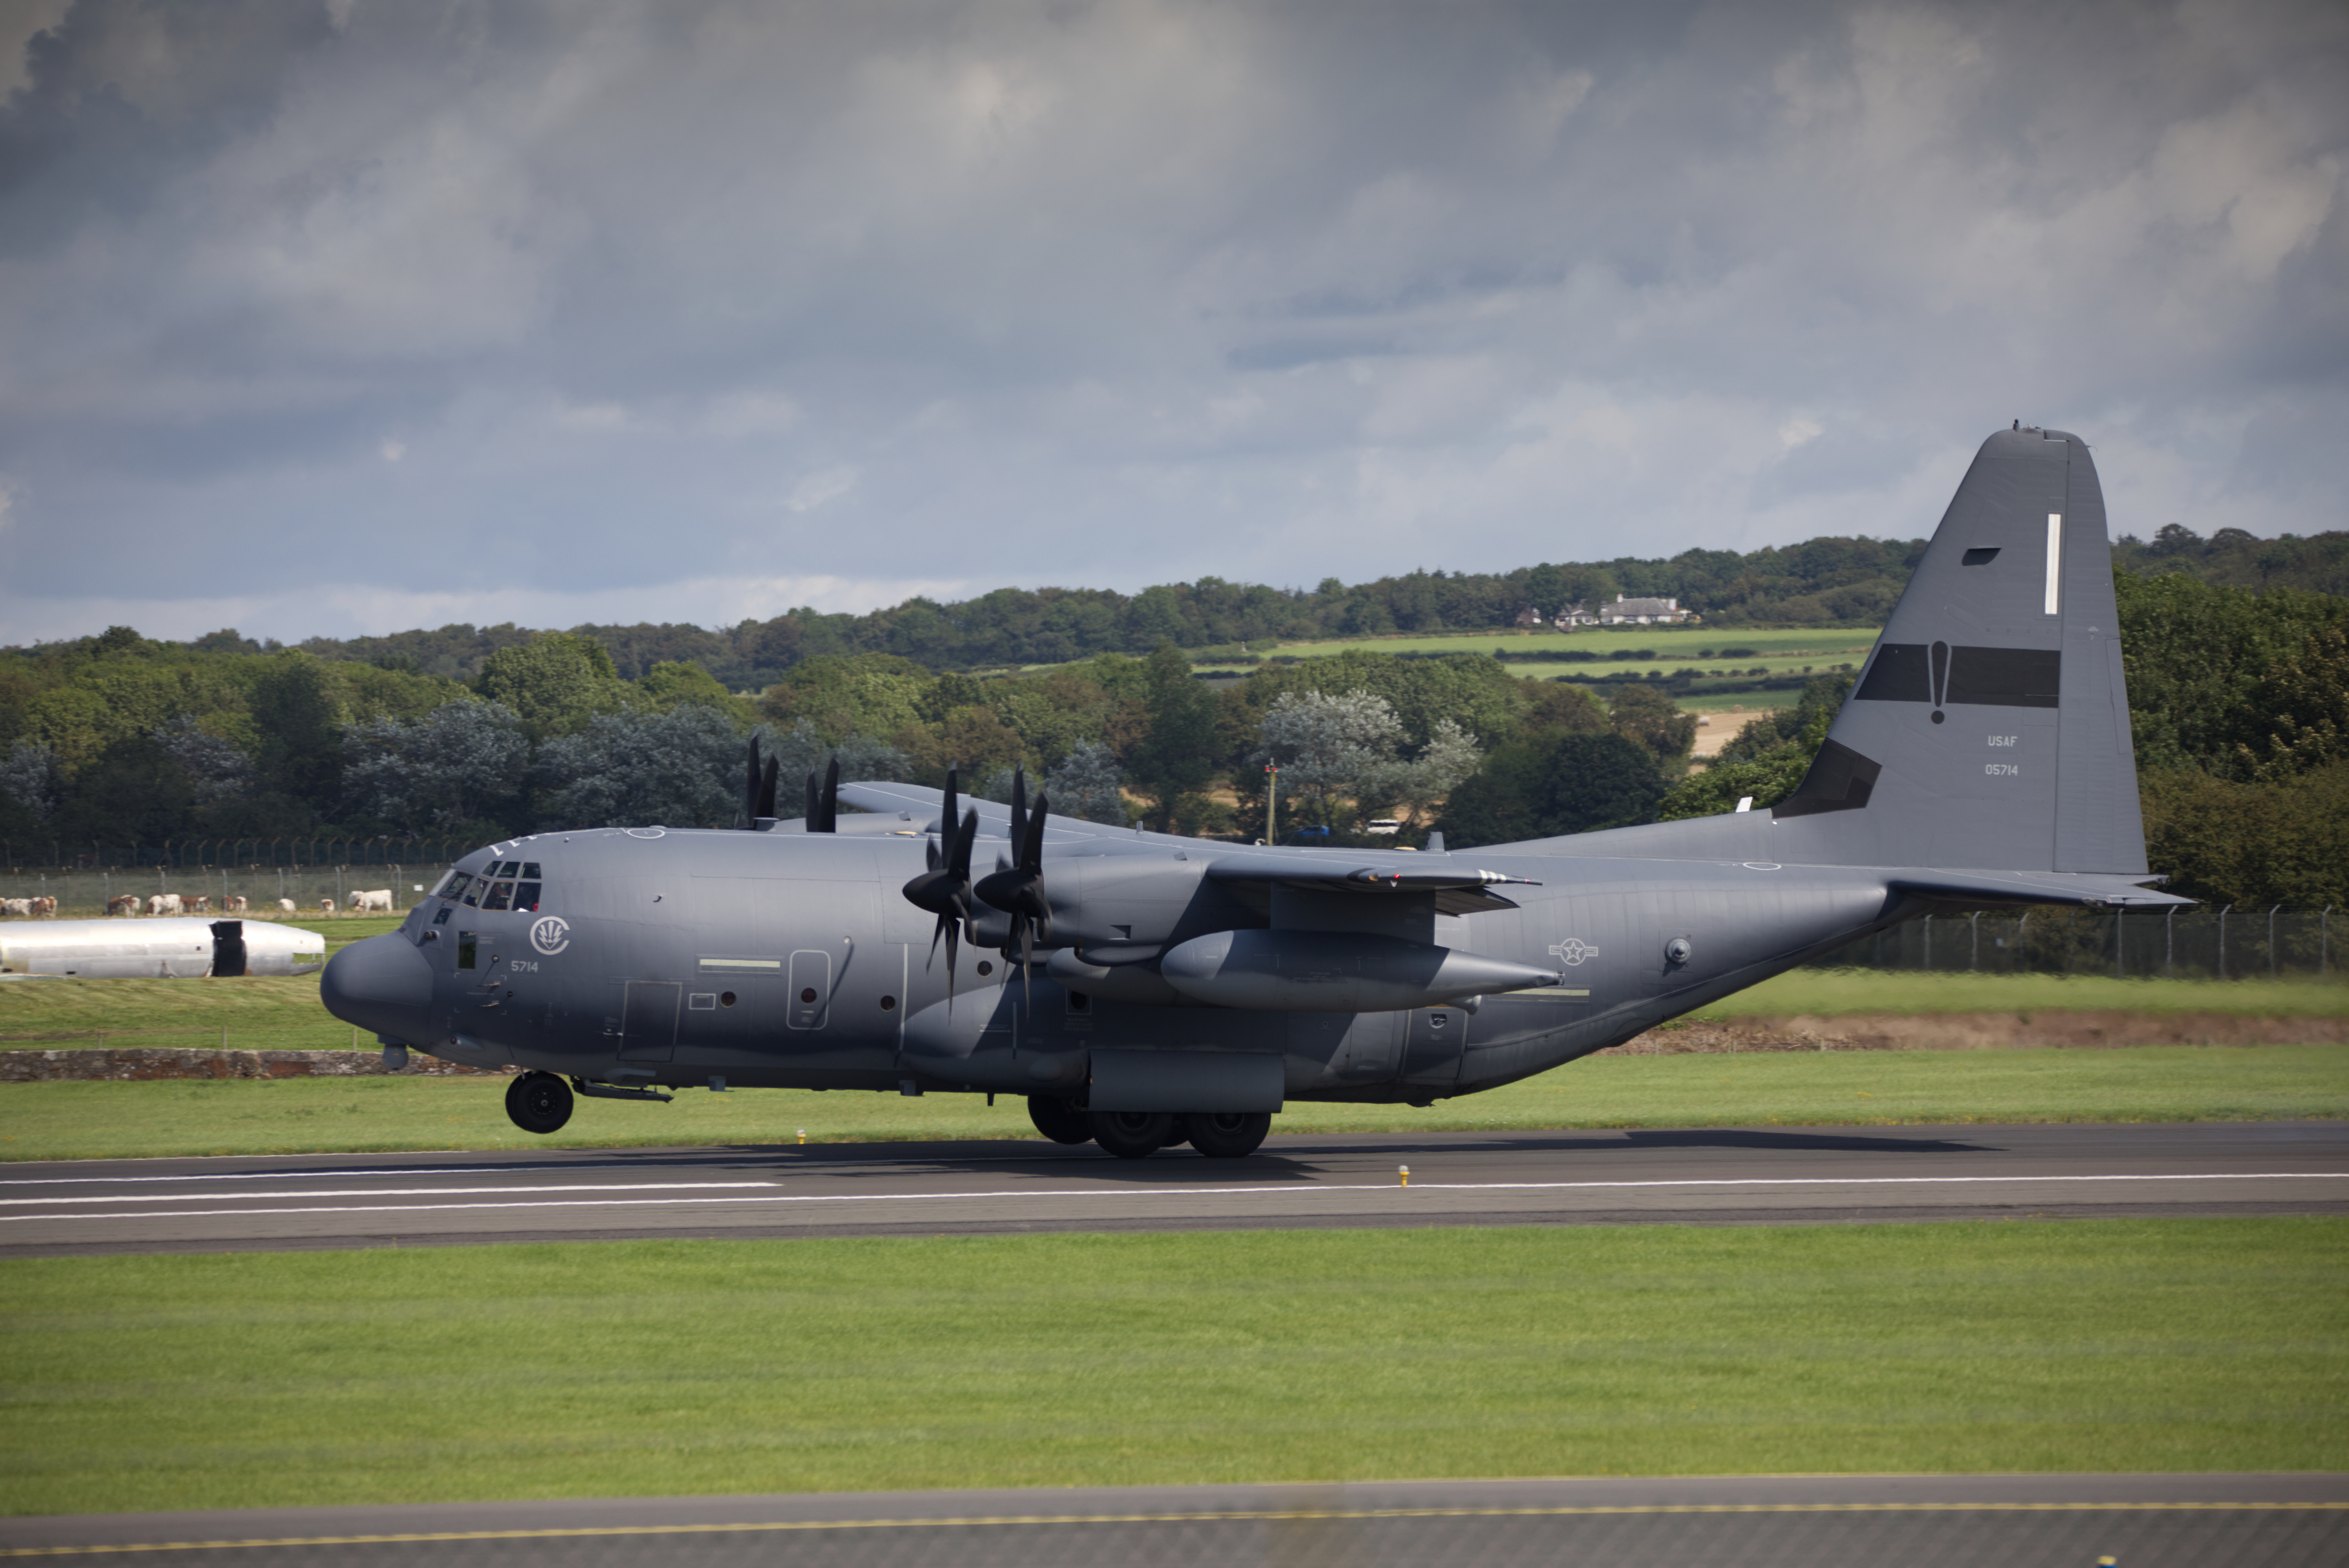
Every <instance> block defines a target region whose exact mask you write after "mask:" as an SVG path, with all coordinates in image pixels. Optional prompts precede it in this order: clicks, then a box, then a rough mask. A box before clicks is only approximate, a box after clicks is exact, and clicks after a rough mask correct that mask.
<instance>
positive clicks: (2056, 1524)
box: [0, 1475, 2349, 1568]
mask: <svg viewBox="0 0 2349 1568" xmlns="http://www.w3.org/2000/svg"><path fill="white" fill-rule="evenodd" d="M2344 1542H2349V1477H2344V1476H2341V1475H2138V1476H2108V1475H2107V1476H2098V1475H2013V1476H1699V1477H1678V1478H1673V1477H1653V1478H1641V1479H1620V1478H1618V1479H1568V1480H1465V1481H1440V1480H1439V1481H1386V1482H1357V1483H1351V1484H1346V1485H1330V1486H1192V1487H1123V1488H1092V1489H1082V1490H1078V1489H1045V1488H1039V1489H1036V1490H1033V1491H931V1492H865V1493H857V1494H832V1495H824V1494H811V1495H803V1496H775V1497H711V1498H610V1499H595V1500H585V1501H548V1502H513V1503H504V1502H494V1503H452V1504H441V1505H431V1506H404V1507H374V1508H316V1509H285V1510H277V1511H245V1512H226V1511H223V1512H215V1513H172V1514H123V1515H116V1516H112V1517H103V1516H100V1517H85V1518H53V1519H16V1520H5V1521H0V1556H12V1557H36V1556H37V1557H76V1558H96V1559H98V1560H99V1561H104V1562H122V1563H128V1562H133V1561H145V1562H163V1563H174V1564H179V1563H184V1564H187V1565H188V1568H229V1565H230V1564H238V1565H242V1564H267V1563H353V1564H361V1563H364V1564H367V1565H368V1568H408V1565H409V1564H415V1565H419V1568H421V1565H425V1564H429V1565H430V1568H463V1565H467V1564H474V1563H480V1564H483V1565H488V1564H496V1565H497V1568H574V1565H585V1564H599V1565H601V1564H616V1563H662V1564H683V1565H686V1568H733V1565H734V1564H745V1565H748V1564H752V1563H757V1564H768V1563H776V1562H789V1563H793V1564H795V1565H797V1568H879V1565H882V1564H887V1565H890V1568H922V1565H926V1564H931V1563H937V1564H947V1563H952V1564H956V1565H957V1568H995V1565H998V1564H1000V1565H1002V1568H1015V1565H1017V1568H1029V1565H1031V1564H1033V1565H1050V1564H1057V1563H1070V1564H1092V1563H1121V1562H1131V1563H1152V1562H1166V1563H1231V1564H1257V1563H1263V1564H1281V1565H1284V1568H1303V1565H1307V1564H1314V1565H1319V1564H1324V1563H1326V1564H1330V1565H1331V1568H1337V1565H1338V1564H1347V1565H1350V1568H1402V1565H1405V1564H1411V1565H1414V1568H1415V1565H1420V1564H1425V1565H1428V1568H1434V1565H1437V1564H1444V1565H1447V1568H1448V1565H1479V1568H1481V1565H1499V1564H1516V1563H1524V1564H1527V1565H1531V1564H1535V1563H1541V1564H1549V1563H1576V1564H1578V1565H1580V1568H1611V1565H1614V1564H1625V1565H1630V1564H1640V1565H1646V1564H1652V1563H1713V1564H1744V1563H1754V1564H1763V1563H1769V1564H1795V1563H1801V1564H1805V1565H1806V1568H1811V1565H1816V1568H1847V1565H1848V1568H1877V1565H1878V1564H1883V1563H1900V1564H1902V1565H1903V1568H1940V1565H1943V1564H1950V1565H1955V1564H1961V1563H1962V1564H1985V1565H1987V1564H1998V1565H1999V1568H2038V1565H2041V1564H2045V1565H2048V1568H2058V1565H2060V1568H2085V1564H2088V1563H2095V1562H2097V1561H2098V1560H2099V1559H2100V1558H2101V1559H2103V1560H2105V1561H2108V1562H2109V1561H2114V1560H2117V1561H2118V1562H2120V1563H2124V1564H2126V1565H2127V1568H2166V1565H2168V1564H2178V1565H2181V1568H2182V1565H2186V1564H2195V1565H2199V1564H2204V1563H2229V1564H2230V1565H2233V1568H2252V1565H2259V1564H2278V1565H2281V1564H2303V1563H2305V1564H2320V1563H2338V1562H2339V1561H2340V1560H2341V1551H2342V1548H2343V1546H2344Z"/></svg>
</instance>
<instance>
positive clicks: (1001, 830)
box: [840, 783, 1198, 844]
mask: <svg viewBox="0 0 2349 1568" xmlns="http://www.w3.org/2000/svg"><path fill="white" fill-rule="evenodd" d="M840 798H841V799H843V800H845V801H847V802H848V803H849V804H850V805H852V806H854V807H856V808H857V809H858V810H864V811H879V812H885V813H887V814H888V815H891V816H895V814H896V813H898V812H900V811H903V812H905V814H906V815H907V816H909V817H911V818H912V819H913V820H914V824H915V826H916V827H917V828H920V829H923V830H935V828H936V824H937V820H938V811H939V810H940V809H941V808H942V807H943V806H944V805H945V804H946V791H945V790H943V789H930V788H928V787H927V786H926V785H921V784H883V783H860V784H843V785H842V786H841V787H840ZM961 799H962V804H963V806H964V807H965V808H966V809H967V810H973V811H977V812H978V825H979V830H980V831H981V832H984V833H987V834H989V835H990V836H992V837H995V838H1001V837H1003V836H1004V835H1005V834H1006V833H1008V832H1009V830H1010V828H1011V808H1010V807H1009V806H1007V805H1005V804H1003V803H1002V802H1001V801H999V800H981V799H978V798H977V797H975V796H970V795H965V796H963V797H962V798H961ZM1136 838H1140V839H1141V840H1142V841H1144V842H1149V841H1158V842H1160V843H1169V844H1191V843H1196V842H1198V841H1197V840H1195V839H1185V838H1179V837H1177V836H1175V835H1173V834H1169V833H1140V834H1137V833H1136V832H1135V831H1134V830H1133V829H1132V828H1115V827H1112V826H1111V825H1110V824H1108V823H1107V822H1088V821H1085V820H1082V819H1081V818H1076V817H1063V816H1061V815H1060V814H1059V813H1058V812H1053V813H1050V814H1049V815H1048V816H1047V817H1046V818H1045V822H1044V841H1045V842H1046V843H1048V844H1049V843H1069V842H1073V841H1077V840H1081V839H1116V840H1118V841H1122V842H1125V843H1131V842H1133V841H1134V840H1135V839H1136Z"/></svg>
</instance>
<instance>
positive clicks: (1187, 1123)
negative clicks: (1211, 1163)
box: [1183, 1110, 1272, 1160]
mask: <svg viewBox="0 0 2349 1568" xmlns="http://www.w3.org/2000/svg"><path fill="white" fill-rule="evenodd" d="M1271 1130H1272V1114H1271V1113H1270V1112H1269V1111H1262V1110H1195V1111H1192V1112H1191V1113H1190V1114H1189V1115H1187V1116H1185V1117H1184V1119H1183V1136H1184V1137H1185V1138H1186V1139H1188V1140H1190V1144H1191V1147H1192V1148H1194V1149H1195V1150H1198V1151H1199V1152H1200V1153H1202V1154H1204V1155H1206V1157H1207V1158H1208V1159H1210V1160H1239V1159H1244V1158H1246V1157H1247V1156H1248V1155H1250V1154H1253V1153H1255V1152H1256V1150H1257V1145H1258V1144H1260V1143H1262V1142H1263V1141H1264V1138H1265V1134H1266V1133H1268V1132H1270V1131H1271Z"/></svg>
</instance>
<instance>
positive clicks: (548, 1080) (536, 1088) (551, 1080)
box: [506, 1072, 571, 1134]
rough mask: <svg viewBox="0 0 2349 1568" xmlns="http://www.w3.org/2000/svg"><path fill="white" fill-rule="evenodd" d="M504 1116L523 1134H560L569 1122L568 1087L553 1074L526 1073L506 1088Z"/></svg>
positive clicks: (569, 1096) (569, 1102)
mask: <svg viewBox="0 0 2349 1568" xmlns="http://www.w3.org/2000/svg"><path fill="white" fill-rule="evenodd" d="M506 1114H507V1115H508V1116H510V1117H512V1118H513V1124H514V1125H515V1126H516V1127H519V1128H521V1129H522V1130H523V1131H524V1132H536V1133H541V1134H543V1133H549V1132H558V1131H561V1130H562V1128H563V1124H564V1122H566V1121H569V1120H570V1119H571V1086H570V1085H569V1084H567V1083H564V1081H563V1080H562V1079H561V1078H557V1077H555V1076H554V1074H553V1073H542V1072H526V1073H524V1074H523V1075H522V1077H520V1078H516V1079H514V1080H513V1082H512V1083H510V1084H508V1085H506Z"/></svg>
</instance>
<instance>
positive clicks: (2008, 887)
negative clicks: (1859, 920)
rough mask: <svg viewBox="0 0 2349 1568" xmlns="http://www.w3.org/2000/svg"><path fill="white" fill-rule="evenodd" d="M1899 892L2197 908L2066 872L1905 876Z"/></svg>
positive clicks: (2123, 880)
mask: <svg viewBox="0 0 2349 1568" xmlns="http://www.w3.org/2000/svg"><path fill="white" fill-rule="evenodd" d="M1887 884H1888V885H1889V886H1890V887H1891V888H1892V890H1893V891H1894V892H1909V893H1918V894H1920V895H1922V896H1923V897H1926V898H1946V899H1954V900H1957V901H1960V902H1961V903H2072V904H2083V905H2086V906H2088V907H2090V908H2100V909H2163V908H2178V907H2191V906H2192V905H2193V903H2194V900H2192V899H2190V898H2180V897H2178V895H2177V894H2176V893H2174V892H2156V891H2154V890H2153V889H2151V888H2148V887H2141V886H2139V885H2138V884H2137V882H2132V881H2130V880H2129V879H2128V878H2127V877H2126V876H2093V875H2078V874H2066V873H2064V872H1976V871H1903V872H1894V873H1893V874H1892V875H1891V876H1890V877H1889V878H1888V879H1887Z"/></svg>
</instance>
